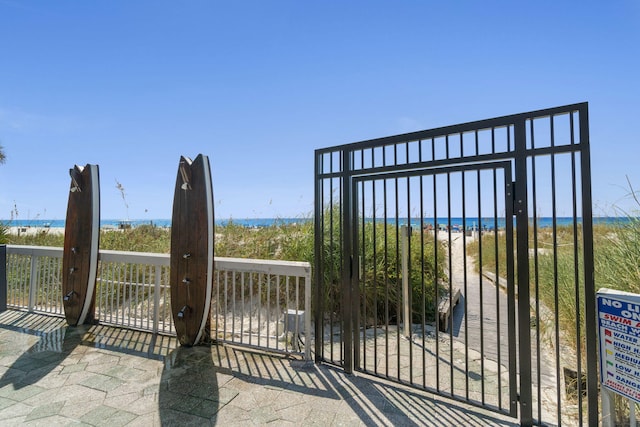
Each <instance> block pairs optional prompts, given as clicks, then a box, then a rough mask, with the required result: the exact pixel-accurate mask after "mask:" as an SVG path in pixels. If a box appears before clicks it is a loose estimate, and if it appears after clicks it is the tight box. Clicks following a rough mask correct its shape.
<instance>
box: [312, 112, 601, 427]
mask: <svg viewBox="0 0 640 427" xmlns="http://www.w3.org/2000/svg"><path fill="white" fill-rule="evenodd" d="M588 131H589V128H588V108H587V104H586V103H582V104H574V105H568V106H563V107H556V108H550V109H546V110H539V111H533V112H528V113H521V114H515V115H510V116H504V117H498V118H494V119H488V120H482V121H477V122H470V123H464V124H460V125H454V126H448V127H443V128H438V129H431V130H425V131H420V132H414V133H410V134H404V135H396V136H391V137H386V138H379V139H374V140H369V141H362V142H358V143H353V144H345V145H341V146H336V147H329V148H325V149H320V150H317V151H316V169H315V170H316V187H315V188H316V196H315V197H316V209H315V213H316V216H315V221H316V223H315V230H316V261H315V262H316V265H315V274H316V283H317V289H316V293H315V298H316V301H315V304H316V308H317V310H316V317H315V319H316V336H317V337H318V339H317V340H316V346H315V348H316V360H317V361H324V362H327V363H332V364H336V365H338V366H341V367H343V368H344V369H345V370H347V371H349V372H350V371H352V370H354V369H359V370H364V371H366V372H369V373H373V374H374V375H380V376H383V377H386V378H389V379H392V380H395V381H399V382H406V383H408V384H411V385H413V386H415V387H419V388H425V389H429V390H432V389H434V390H435V391H436V392H438V393H441V394H444V395H448V396H451V397H453V398H456V399H462V400H464V401H468V402H470V403H473V404H478V405H480V406H484V407H488V408H490V409H493V410H498V411H501V412H508V413H510V414H512V415H515V414H516V412H519V417H520V421H521V423H522V424H525V425H528V424H532V423H540V424H544V423H552V424H556V423H557V424H563V423H567V424H573V423H576V422H577V423H578V424H583V423H587V424H589V425H592V424H595V423H597V419H598V399H597V393H598V390H597V363H596V346H595V343H596V336H595V288H594V283H593V243H592V242H593V230H592V212H591V186H590V179H591V178H590V160H589V132H588ZM456 168H457V169H456ZM503 191H504V193H502V192H503ZM505 194H506V196H505ZM509 200H511V201H512V202H509ZM474 222H475V224H474ZM491 223H493V227H492V228H493V230H489V229H488V226H489V224H491ZM404 226H407V227H408V228H407V229H406V230H405V229H403V227H404ZM425 227H426V230H425ZM456 228H457V229H458V230H459V232H460V233H461V234H460V236H459V237H458V238H457V239H456V238H455V237H453V236H454V234H453V233H454V231H453V230H454V229H456ZM510 230H513V232H511V231H510ZM404 233H406V234H404ZM429 233H431V234H429ZM467 233H471V234H472V236H470V237H469V238H468V239H467V237H466V236H467ZM474 233H475V235H474ZM402 236H405V237H402ZM438 236H440V237H438ZM441 236H445V237H444V238H442V237H441ZM511 236H513V237H511ZM403 239H405V240H404V241H403ZM460 242H462V244H461V245H458V247H457V249H456V250H459V251H461V253H460V254H454V253H453V247H454V246H456V245H457V244H458V243H460ZM470 245H475V246H473V247H474V248H475V249H471V248H472V246H470ZM460 246H461V247H460ZM467 248H469V250H474V251H475V252H474V253H473V255H472V260H473V261H468V260H469V259H470V257H469V255H468V254H467V250H468V249H467ZM403 253H408V254H410V255H409V256H408V258H406V259H405V257H404V255H403ZM425 254H427V255H428V257H429V259H430V261H429V262H433V265H432V266H430V267H429V268H424V265H425V264H426V261H425V259H426V258H425V257H426V256H427V255H425ZM506 254H512V255H515V258H514V259H513V260H510V259H509V258H508V257H506V256H505V255H506ZM456 258H458V259H461V260H462V264H463V265H464V266H463V268H462V269H459V270H457V271H456V270H455V269H454V267H455V265H454V264H455V263H453V262H452V260H454V259H456ZM493 258H495V260H493V261H492V260H491V259H493ZM471 262H474V263H476V266H475V268H470V263H471ZM458 264H459V263H458ZM438 265H443V267H444V268H443V270H442V271H440V270H438V268H439V267H438ZM416 275H417V276H416ZM404 276H408V278H409V279H410V280H407V279H404ZM424 276H427V277H428V278H429V280H431V279H432V278H433V277H435V280H434V281H433V284H429V285H428V286H427V285H426V284H425V281H424ZM407 282H410V283H411V285H410V286H411V291H408V290H407V289H405V288H406V287H407V284H406V283H407ZM427 282H428V281H427ZM476 282H477V283H478V286H476V285H475V284H474V285H473V286H472V283H476ZM458 283H460V295H461V296H460V301H462V303H461V304H459V305H458V306H459V308H450V309H451V310H453V311H454V312H455V313H457V314H455V316H460V318H459V319H458V320H457V321H458V322H460V324H459V325H457V327H458V331H457V332H455V330H454V332H449V333H448V334H447V333H441V332H440V329H439V327H438V326H439V323H438V320H437V319H435V317H437V316H436V315H435V312H436V308H438V311H440V308H441V307H440V304H441V303H442V301H441V300H442V297H443V296H444V300H445V301H444V303H445V304H444V305H445V306H446V305H447V304H448V305H449V306H451V305H453V304H454V303H455V301H454V300H455V299H456V295H457V294H456V293H455V289H454V288H455V285H456V284H458ZM493 284H495V285H496V286H494V287H490V286H493ZM472 288H473V289H472ZM475 289H477V291H476V290H475ZM440 292H441V294H439V293H440ZM474 292H475V294H474ZM429 295H430V296H429ZM452 295H453V296H452ZM489 295H493V296H494V297H495V298H493V299H495V300H496V302H497V304H496V308H495V309H494V308H489V307H486V306H485V302H486V301H487V300H488V299H489V298H490V297H489ZM427 296H429V297H428V298H427ZM503 298H504V299H505V300H506V304H504V303H502V304H501V303H500V300H501V299H503ZM416 301H417V303H416ZM474 306H475V308H474ZM504 306H506V307H504ZM500 307H504V308H505V311H502V308H500ZM476 309H477V311H478V312H477V314H476V312H475V311H474V310H476ZM567 309H568V310H567ZM492 310H495V313H493V312H492ZM566 311H569V312H570V313H573V314H572V315H573V318H572V319H569V320H570V322H569V324H571V323H572V326H571V327H569V328H568V327H567V326H566V325H567V319H566V317H567V316H566V313H565V312H566ZM576 313H578V315H577V316H576V315H575V314H576ZM440 314H441V313H439V314H438V315H440ZM489 314H491V315H492V316H493V317H494V318H495V319H498V318H499V319H500V320H499V322H500V323H502V322H505V328H506V329H504V331H501V330H498V331H496V333H495V335H494V333H493V332H489V331H490V328H489V327H488V325H489V324H490V323H491V322H496V320H495V319H490V318H489V317H487V316H488V315H489ZM476 315H477V319H475V318H474V316H476ZM403 316H404V317H403ZM430 316H431V317H430ZM455 316H454V318H455ZM407 317H412V319H411V320H412V322H411V325H412V326H411V327H409V326H406V325H403V322H404V320H405V318H407ZM455 321H456V320H454V322H455ZM476 321H477V323H474V322H476ZM414 322H418V323H415V324H414ZM404 323H407V325H408V323H409V322H404ZM415 325H417V326H415ZM453 326H456V325H453ZM472 326H473V328H476V329H473V328H472ZM476 326H477V327H476ZM569 329H570V330H571V331H572V332H571V333H568V332H567V330H569ZM443 336H444V337H445V338H447V339H446V340H444V341H442V342H441V340H440V338H441V337H443ZM392 337H393V338H392ZM416 337H417V338H418V341H419V342H420V345H422V343H423V342H424V343H425V344H427V343H429V340H431V339H432V338H434V337H437V338H438V339H434V340H433V348H432V349H431V348H430V349H428V350H429V351H431V352H432V353H434V354H435V356H433V359H434V360H436V361H437V363H431V364H430V362H429V360H428V359H429V357H430V356H428V353H429V351H424V350H425V349H424V347H425V345H422V347H423V348H422V349H418V350H416V348H415V347H416V346H408V347H407V345H406V344H407V343H405V342H403V339H404V340H405V341H411V342H414V341H415V339H416ZM320 340H322V342H320ZM475 341H477V343H475ZM456 343H457V344H456ZM457 345H460V346H461V347H460V349H461V353H460V357H458V358H456V359H455V361H454V354H455V353H456V348H457V347H456V346H457ZM474 346H475V347H477V348H474ZM418 347H419V346H418ZM490 347H494V348H496V349H499V350H498V351H496V350H492V351H493V354H490V353H491V352H490V351H489V348H490ZM445 349H446V351H448V353H447V354H446V355H445V357H444V359H445V362H446V363H444V364H443V363H442V360H441V359H442V355H443V354H445V353H443V352H444V351H445ZM474 352H477V354H476V353H474ZM498 352H499V353H500V355H499V357H497V353H498ZM505 354H508V355H509V356H508V357H507V358H506V359H503V357H504V355H505ZM516 356H517V357H516ZM474 364H477V369H476V366H475V365H474ZM489 366H491V367H493V368H495V369H494V371H496V372H490V371H489V370H488V368H489ZM428 373H431V374H432V376H429V375H428ZM496 373H497V375H495V374H496ZM444 379H446V382H444ZM494 384H496V387H495V389H496V390H501V389H503V388H504V389H505V392H504V393H502V392H498V393H497V397H495V398H494V397H493V396H490V395H489V394H488V388H489V387H493V385H494Z"/></svg>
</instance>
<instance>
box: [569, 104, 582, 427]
mask: <svg viewBox="0 0 640 427" xmlns="http://www.w3.org/2000/svg"><path fill="white" fill-rule="evenodd" d="M569 120H570V129H571V139H572V140H573V115H570V116H569ZM577 190H578V189H577V184H576V153H575V151H572V152H571V192H572V194H573V196H572V204H571V209H572V213H573V279H574V280H573V283H574V284H575V285H574V292H575V293H574V295H575V301H576V302H575V304H576V313H580V311H581V307H580V264H579V259H578V258H579V256H580V248H579V246H578V218H577V217H578V200H577V194H576V193H577ZM575 325H576V342H575V345H576V363H577V366H576V372H577V374H578V381H577V390H578V419H579V420H580V422H582V416H583V413H582V412H583V408H582V403H583V402H582V345H581V344H582V343H581V341H582V330H581V329H582V328H581V325H580V315H579V314H578V315H576V323H575Z"/></svg>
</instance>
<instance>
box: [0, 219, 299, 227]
mask: <svg viewBox="0 0 640 427" xmlns="http://www.w3.org/2000/svg"><path fill="white" fill-rule="evenodd" d="M308 221H311V219H307V218H302V219H301V218H245V219H220V220H216V225H220V226H225V225H228V224H229V223H233V224H237V225H241V226H243V227H250V228H259V227H269V226H272V225H286V224H296V223H302V222H308ZM64 222H65V220H63V219H19V220H12V221H9V220H0V223H3V224H5V225H7V226H10V227H54V228H64ZM121 223H127V224H130V225H131V226H132V227H137V226H140V225H155V226H156V227H171V220H170V219H164V218H163V219H133V220H121V219H103V220H100V227H104V228H118V227H119V226H120V224H121Z"/></svg>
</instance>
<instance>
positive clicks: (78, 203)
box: [62, 164, 100, 326]
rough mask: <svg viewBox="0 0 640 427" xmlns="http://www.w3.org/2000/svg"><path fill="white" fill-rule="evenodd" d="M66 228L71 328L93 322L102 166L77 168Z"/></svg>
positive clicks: (65, 290) (65, 299) (65, 282)
mask: <svg viewBox="0 0 640 427" xmlns="http://www.w3.org/2000/svg"><path fill="white" fill-rule="evenodd" d="M69 175H71V186H70V188H69V202H68V204H67V219H66V221H65V225H64V251H63V255H62V303H63V307H64V315H65V317H66V319H67V323H68V324H69V325H71V326H76V325H82V324H83V323H85V322H91V321H92V320H93V317H94V309H95V292H94V290H95V285H96V274H97V272H98V246H99V241H100V174H99V171H98V165H89V164H88V165H86V166H84V167H82V166H78V165H75V166H74V167H73V169H70V170H69Z"/></svg>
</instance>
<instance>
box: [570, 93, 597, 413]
mask: <svg viewBox="0 0 640 427" xmlns="http://www.w3.org/2000/svg"><path fill="white" fill-rule="evenodd" d="M579 114H580V115H579V118H578V120H579V122H580V123H579V127H580V146H581V148H582V149H581V152H580V172H581V175H582V180H581V183H582V188H581V191H582V233H583V236H582V238H583V245H584V295H585V333H586V349H585V353H586V355H587V407H588V411H589V414H588V424H589V425H595V424H597V423H598V360H597V354H598V350H597V342H598V341H597V335H596V330H597V321H596V311H597V310H596V297H595V295H596V291H595V284H594V272H593V212H592V208H591V206H592V205H591V203H592V201H591V159H590V157H591V154H590V148H589V107H588V104H586V103H585V104H584V106H583V108H581V109H580V110H579ZM572 116H573V115H572Z"/></svg>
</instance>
